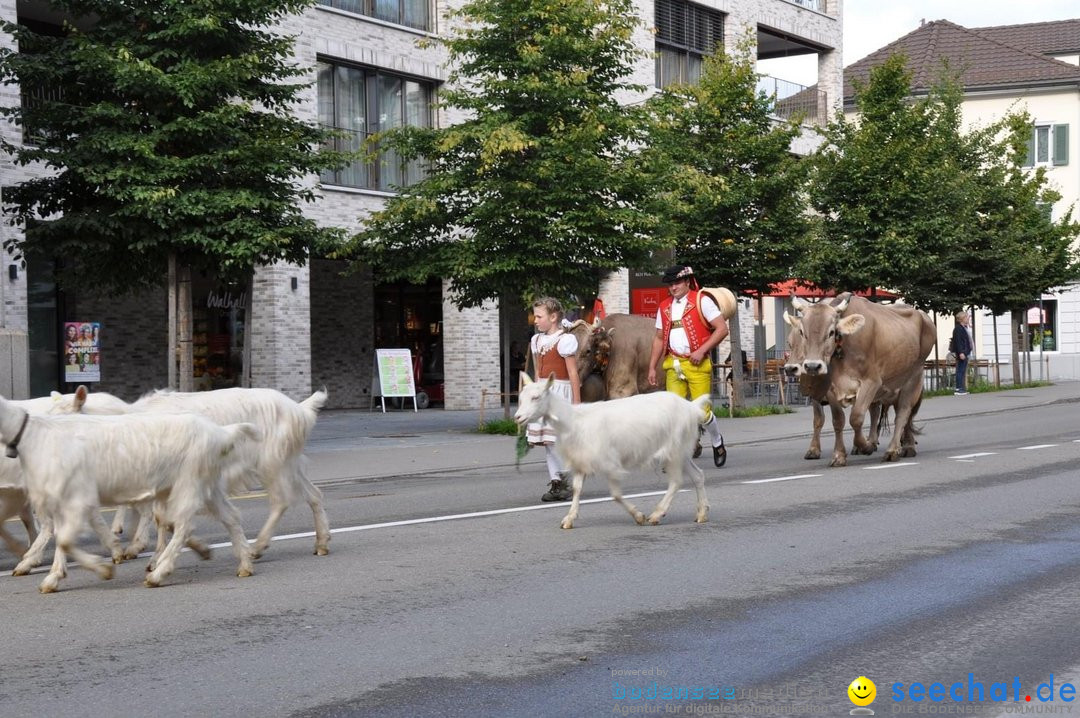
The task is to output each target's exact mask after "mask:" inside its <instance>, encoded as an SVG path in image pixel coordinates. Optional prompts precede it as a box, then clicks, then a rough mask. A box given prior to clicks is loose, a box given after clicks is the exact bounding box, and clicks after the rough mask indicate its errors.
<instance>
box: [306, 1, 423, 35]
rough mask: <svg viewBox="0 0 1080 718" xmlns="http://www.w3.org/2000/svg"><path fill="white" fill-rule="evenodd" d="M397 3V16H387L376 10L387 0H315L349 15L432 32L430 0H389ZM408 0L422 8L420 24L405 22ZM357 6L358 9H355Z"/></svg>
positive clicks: (319, 3)
mask: <svg viewBox="0 0 1080 718" xmlns="http://www.w3.org/2000/svg"><path fill="white" fill-rule="evenodd" d="M390 1H391V2H394V3H396V4H397V16H396V17H395V18H388V17H384V16H383V15H380V14H379V13H378V12H377V9H378V6H379V5H380V4H381V3H385V2H387V0H317V4H318V5H322V6H323V7H328V8H333V9H334V10H338V11H340V12H346V13H349V14H351V15H357V16H359V17H364V18H370V19H372V20H378V21H379V22H385V23H389V24H391V25H400V26H401V27H404V28H409V29H411V30H419V31H421V32H434V31H435V7H434V3H433V2H431V0H390ZM410 2H412V3H415V4H417V5H418V6H421V7H422V8H423V14H424V17H423V21H422V23H420V24H414V23H410V22H406V21H405V18H406V17H407V14H406V7H407V6H408V5H409V4H410ZM357 8H359V9H357Z"/></svg>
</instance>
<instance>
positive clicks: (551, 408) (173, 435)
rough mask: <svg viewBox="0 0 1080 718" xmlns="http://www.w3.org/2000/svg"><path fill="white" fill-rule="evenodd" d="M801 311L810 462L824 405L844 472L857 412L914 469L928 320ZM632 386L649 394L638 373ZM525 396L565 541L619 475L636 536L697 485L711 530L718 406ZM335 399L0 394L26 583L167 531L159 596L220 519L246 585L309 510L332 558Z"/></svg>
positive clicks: (97, 566)
mask: <svg viewBox="0 0 1080 718" xmlns="http://www.w3.org/2000/svg"><path fill="white" fill-rule="evenodd" d="M793 304H794V307H795V310H796V312H795V314H794V315H788V314H785V321H786V322H787V323H788V325H789V326H790V330H789V333H788V334H789V350H790V354H789V359H788V362H787V364H786V366H785V370H786V371H787V372H788V373H789V374H790V375H792V376H795V377H798V379H799V382H800V384H801V388H802V392H803V394H804V396H807V397H810V398H812V399H813V401H812V404H813V406H814V433H813V438H812V440H811V446H810V450H809V451H808V452H807V454H806V458H808V459H816V458H819V457H820V444H819V435H820V431H821V428H822V426H823V424H824V407H825V406H827V407H829V409H830V410H831V412H832V417H833V428H834V430H835V433H836V444H835V448H834V451H833V457H832V461H831V465H832V466H843V465H845V463H846V460H847V454H846V450H845V446H844V442H843V436H842V434H843V429H844V423H845V419H846V418H847V417H848V415H846V414H845V412H848V413H849V418H850V425H851V428H852V430H853V432H854V437H855V439H854V448H853V451H854V452H855V453H862V454H870V453H873V452H874V451H875V450H876V448H877V442H878V432H879V429H880V428H881V427H880V424H883V423H884V421H885V417H886V416H887V413H888V412H889V411H890V410H891V411H893V412H894V414H895V426H896V431H894V432H893V437H892V440H891V441H890V443H889V446H888V447H887V449H886V451H885V457H884V458H885V460H886V461H893V460H896V459H897V458H898V457H905V456H914V454H915V438H914V436H915V430H914V419H915V415H916V413H917V412H918V409H919V405H920V404H921V402H922V366H923V361H924V359H925V358H926V357H927V356H928V355H929V353H930V351H931V350H932V349H933V346H934V343H935V341H936V333H935V330H934V326H933V324H932V322H931V321H930V319H929V317H928V316H927V315H926V314H925V313H924V312H921V311H919V310H917V309H914V308H911V307H906V306H902V305H893V306H882V305H878V304H874V303H872V302H869V301H867V300H865V299H862V298H861V297H852V296H850V295H841V296H840V297H839V298H837V299H835V300H832V301H823V302H818V303H814V304H811V303H807V302H803V301H800V300H796V301H794V302H793ZM586 326H587V325H586ZM581 329H586V327H582V328H581ZM587 330H588V331H589V332H590V333H592V334H593V335H595V337H596V338H600V337H601V335H602V332H601V331H600V330H601V327H599V326H594V327H588V329H587ZM626 334H627V333H626V332H624V339H625V338H626ZM587 338H590V339H591V338H593V337H587ZM607 338H608V339H610V334H609V336H608V337H607ZM607 348H608V350H610V349H611V345H610V342H608V346H607ZM612 358H614V357H612ZM646 362H647V360H646ZM613 366H615V363H614V362H612V363H611V364H609V371H610V368H611V367H613ZM632 373H633V372H632ZM629 379H630V382H631V383H636V381H635V379H634V378H633V376H632V375H631V376H630V377H629ZM522 383H523V386H522V389H521V391H520V393H519V396H518V409H517V413H516V414H515V420H516V421H517V423H518V424H519V425H521V426H523V425H525V424H527V423H529V422H534V421H540V420H546V421H548V422H549V423H552V424H553V425H554V426H555V428H556V430H557V432H558V435H559V437H560V440H559V442H558V450H559V452H560V454H561V455H562V458H563V460H564V463H565V465H566V467H567V469H568V470H569V471H570V474H571V476H572V483H573V498H572V500H571V503H570V509H569V512H568V513H567V514H566V516H565V517H564V518H563V519H562V523H561V525H562V528H564V529H570V528H573V525H574V521H575V520H576V518H577V516H578V510H579V504H580V495H581V490H582V485H583V483H584V480H585V477H586V476H588V475H596V476H602V477H606V478H607V480H608V486H609V489H610V492H611V496H612V498H613V499H614V500H615V501H616V502H617V503H618V504H620V505H621V506H623V507H624V508H625V509H626V510H627V511H628V512H629V513H630V515H631V516H632V517H633V518H634V520H635V521H636V522H637V523H639V524H644V523H651V524H656V523H658V522H659V521H660V519H661V518H662V517H663V516H664V514H665V513H666V512H667V510H668V508H669V507H670V505H671V501H672V499H673V498H674V495H675V493H676V492H677V490H678V489H679V486H680V485H681V483H682V479H683V476H684V475H686V474H689V475H690V476H691V478H692V481H693V483H694V488H695V490H696V494H697V510H696V514H695V518H696V520H697V521H698V522H704V521H706V520H707V518H708V510H709V503H708V500H707V498H706V495H705V486H704V473H703V472H702V470H701V469H700V468H699V467H698V466H697V465H696V464H695V463H694V462H693V460H692V457H693V452H694V448H695V446H696V444H697V440H698V431H699V426H700V424H701V423H702V422H704V421H705V420H706V419H707V418H708V401H709V397H702V398H701V399H699V400H697V401H694V402H690V401H687V400H686V399H684V398H681V397H678V396H676V395H674V394H672V393H669V392H666V391H653V392H649V393H637V394H634V395H631V396H624V397H619V398H610V397H611V394H612V393H614V392H611V391H610V390H611V388H612V387H611V386H610V384H609V386H608V390H609V398H608V400H607V401H597V402H595V403H586V404H581V405H571V404H570V403H569V402H566V401H565V400H563V399H561V398H560V397H559V396H558V395H557V394H555V393H552V392H551V391H550V385H551V382H550V380H548V381H544V380H542V379H541V380H540V381H536V382H533V381H531V380H530V379H529V377H527V376H525V375H522ZM326 399H327V395H326V392H325V391H318V392H315V393H314V394H312V395H311V396H310V397H308V398H307V399H305V400H304V401H301V402H296V401H293V400H292V399H290V398H288V397H287V396H285V395H284V394H282V393H281V392H278V391H275V390H273V389H241V388H234V389H220V390H217V391H208V392H197V393H179V392H170V391H157V392H153V393H151V394H148V395H146V396H144V397H143V398H141V399H139V400H138V401H135V402H133V403H127V402H124V401H122V400H120V399H118V398H116V397H114V396H112V395H110V394H106V393H93V394H90V393H88V392H87V390H86V388H85V387H79V388H78V390H77V391H76V392H75V393H73V394H67V395H61V394H59V393H55V392H54V393H53V395H52V396H49V397H43V398H38V399H28V400H23V401H9V400H6V399H4V398H2V397H0V441H2V442H3V443H4V444H5V445H6V446H7V452H6V453H7V458H6V459H2V460H0V540H3V542H4V543H5V544H6V545H7V547H8V548H9V549H10V550H11V551H13V552H14V553H16V555H20V556H21V557H22V558H21V560H20V561H19V563H18V564H17V565H16V567H15V570H14V572H13V573H14V574H15V575H24V574H27V573H29V572H30V570H31V569H33V568H34V567H36V566H37V565H38V564H40V563H41V562H42V560H43V556H44V552H45V549H46V547H47V544H48V542H49V540H50V539H52V538H54V537H55V551H54V558H53V563H52V565H51V567H50V569H49V572H48V573H47V574H46V576H45V579H44V580H43V581H42V582H41V584H40V586H39V590H40V591H41V592H42V593H51V592H53V591H56V590H57V587H58V585H59V582H60V580H61V579H62V578H64V577H65V576H66V575H67V574H66V566H67V556H69V555H70V556H71V557H72V558H73V559H74V560H75V561H76V562H78V564H79V565H81V566H83V567H85V568H87V569H89V570H91V571H94V572H95V573H97V574H98V575H99V576H100V577H101V578H103V579H107V578H111V577H112V575H113V564H114V563H120V562H121V561H123V560H124V559H130V558H134V557H136V556H137V555H139V553H140V552H141V551H142V550H143V549H144V548H145V547H146V546H147V544H148V542H149V534H150V528H151V523H153V524H155V525H156V527H157V545H156V550H155V552H154V554H153V558H152V560H151V562H150V565H149V566H148V567H147V575H146V579H145V583H146V585H147V586H158V585H161V583H162V582H163V581H164V580H165V578H166V577H167V576H168V575H169V574H170V573H171V572H172V571H173V568H174V566H175V564H176V560H177V557H178V556H179V554H180V552H181V550H182V549H183V548H184V547H188V548H190V549H191V550H192V551H194V552H196V553H197V554H199V555H200V556H202V557H203V558H207V557H209V553H210V552H209V549H208V548H207V546H206V545H205V544H204V543H202V542H201V541H200V540H199V539H198V538H197V537H196V536H195V535H194V534H193V529H194V526H193V520H194V517H195V516H196V515H197V514H200V513H208V514H210V515H211V516H213V517H214V518H216V519H217V520H219V521H221V523H222V524H223V525H224V526H225V528H226V530H227V531H228V533H229V536H230V538H231V544H232V550H233V552H234V553H235V555H236V558H237V561H238V562H239V566H238V568H237V575H238V576H250V575H251V574H252V572H253V568H252V563H253V561H254V559H256V558H258V557H259V556H260V555H261V554H262V552H263V551H265V550H266V548H267V546H268V545H269V543H270V541H271V539H272V537H273V534H274V528H275V526H276V525H277V523H278V521H279V519H280V518H281V516H282V514H283V513H284V512H285V510H286V509H287V508H288V507H289V506H290V505H291V504H292V503H293V502H294V501H295V500H298V499H299V498H303V499H304V500H305V501H306V502H307V503H308V505H309V506H310V507H311V511H312V513H313V515H314V519H315V553H316V554H318V555H325V554H326V553H327V552H328V550H329V542H330V528H329V523H328V521H327V517H326V511H325V509H324V508H323V499H322V492H321V491H320V490H319V489H318V488H317V487H316V486H315V485H314V484H312V483H311V481H310V480H308V478H307V477H306V476H305V475H304V467H303V462H304V459H303V456H302V452H303V449H304V445H305V443H306V441H307V438H308V435H309V434H310V433H311V430H312V428H313V427H314V425H315V421H316V418H317V416H318V413H319V410H320V409H321V408H322V407H323V405H324V404H325V403H326ZM867 417H869V419H870V423H869V427H868V429H869V430H868V433H867V434H866V435H864V434H863V431H862V429H863V423H864V420H865V419H866V418H867ZM657 466H660V467H662V468H663V469H664V472H665V475H666V477H667V482H668V487H667V491H666V492H665V493H664V495H663V496H662V497H661V499H660V502H659V503H658V504H657V506H656V508H655V509H654V510H653V511H652V513H651V514H649V515H648V516H645V515H644V514H643V513H642V512H641V511H639V510H638V509H637V508H636V507H634V506H633V505H632V504H630V503H629V502H627V501H626V500H625V499H624V498H623V496H622V492H621V489H620V481H621V479H622V477H623V476H625V475H626V474H627V473H628V472H629V471H631V470H635V469H649V468H653V467H657ZM259 487H262V488H263V489H265V491H266V494H267V496H268V497H269V502H270V514H269V517H268V518H267V520H266V523H265V524H264V525H263V527H262V529H261V530H260V531H259V533H258V536H257V537H256V539H255V541H254V543H249V542H248V541H247V539H246V537H245V536H244V532H243V528H242V527H241V524H240V516H239V512H238V511H237V509H236V507H235V506H234V505H233V504H232V503H231V502H230V500H229V496H230V495H232V494H235V493H242V492H245V491H251V490H255V489H258V488H259ZM103 506H116V507H120V508H119V510H118V511H117V516H116V520H115V521H114V525H113V526H111V527H110V526H109V525H107V524H106V522H105V520H104V518H103V517H102V513H101V508H102V507H103ZM125 507H126V508H130V509H131V510H133V511H135V512H136V513H137V514H138V524H137V526H136V528H135V530H134V532H133V537H132V540H131V543H130V544H129V545H128V546H126V547H124V546H122V545H121V543H120V540H119V538H118V534H119V533H120V532H121V531H122V526H123V513H124V508H125ZM31 508H32V509H33V513H31ZM16 516H18V517H20V518H21V520H22V521H23V523H24V525H25V526H26V530H27V534H28V537H29V539H30V541H31V543H30V545H29V547H28V548H27V547H25V546H23V545H22V544H20V543H19V542H18V541H17V540H16V539H15V538H14V537H13V536H12V535H11V534H10V533H8V532H7V531H6V530H5V529H4V522H6V521H7V520H8V519H11V518H13V517H16ZM35 516H36V519H37V521H36V522H35ZM87 524H89V525H90V526H91V527H92V528H93V529H94V531H95V533H96V534H97V535H98V537H99V538H100V540H101V542H102V543H103V544H104V545H105V546H106V547H107V548H108V550H109V552H110V554H111V559H112V560H111V561H110V560H108V559H105V558H102V557H101V556H97V555H94V554H93V553H90V552H87V551H85V550H84V549H82V548H80V546H79V545H78V539H79V536H80V534H81V533H82V531H83V530H84V529H85V527H86V525H87Z"/></svg>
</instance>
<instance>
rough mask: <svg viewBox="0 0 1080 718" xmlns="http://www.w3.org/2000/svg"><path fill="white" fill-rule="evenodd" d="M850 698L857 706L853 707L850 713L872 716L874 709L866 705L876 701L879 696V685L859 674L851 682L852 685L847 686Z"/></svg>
mask: <svg viewBox="0 0 1080 718" xmlns="http://www.w3.org/2000/svg"><path fill="white" fill-rule="evenodd" d="M847 694H848V698H850V699H851V702H852V703H854V704H855V705H856V706H857V707H856V708H852V709H851V711H850V713H851V715H853V716H872V715H874V711H873V709H871V708H867V707H866V706H868V705H870V704H871V703H873V702H874V699H875V698H877V686H875V685H874V682H873V681H872V680H870V679H869V678H867V677H866V676H859V677H858V678H856V679H855V680H853V681H852V682H851V685H849V686H848V687H847Z"/></svg>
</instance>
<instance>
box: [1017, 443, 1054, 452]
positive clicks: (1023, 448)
mask: <svg viewBox="0 0 1080 718" xmlns="http://www.w3.org/2000/svg"><path fill="white" fill-rule="evenodd" d="M1053 446H1057V444H1035V445H1034V446H1018V447H1016V450H1017V451H1032V450H1034V449H1049V448H1050V447H1053Z"/></svg>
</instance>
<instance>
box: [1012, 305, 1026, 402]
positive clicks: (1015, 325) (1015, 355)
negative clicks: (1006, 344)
mask: <svg viewBox="0 0 1080 718" xmlns="http://www.w3.org/2000/svg"><path fill="white" fill-rule="evenodd" d="M1021 312H1023V310H1020V311H1017V310H1015V309H1014V310H1012V312H1010V313H1009V315H1010V321H1009V325H1010V327H1011V331H1012V338H1013V339H1012V357H1011V358H1012V375H1013V384H1020V383H1021V379H1020V343H1021V342H1022V341H1023V340H1024V337H1023V336H1022V335H1021V333H1020V319H1021V316H1020V314H1021Z"/></svg>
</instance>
